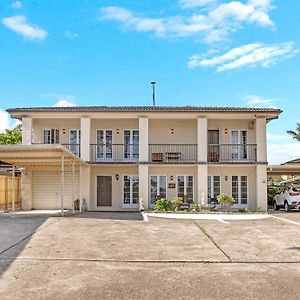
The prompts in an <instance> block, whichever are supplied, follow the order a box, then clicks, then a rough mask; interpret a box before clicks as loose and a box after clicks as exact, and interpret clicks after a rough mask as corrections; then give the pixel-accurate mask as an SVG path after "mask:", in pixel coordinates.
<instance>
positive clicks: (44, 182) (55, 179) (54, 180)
mask: <svg viewBox="0 0 300 300" xmlns="http://www.w3.org/2000/svg"><path fill="white" fill-rule="evenodd" d="M60 187H61V176H60V172H54V171H53V172H33V174H32V207H33V208H34V209H60ZM74 197H75V198H79V172H75V180H74ZM64 208H65V209H71V208H72V172H65V191H64Z"/></svg>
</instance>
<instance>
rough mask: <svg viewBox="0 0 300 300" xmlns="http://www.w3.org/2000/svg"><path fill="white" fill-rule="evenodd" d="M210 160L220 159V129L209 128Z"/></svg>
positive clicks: (216, 160)
mask: <svg viewBox="0 0 300 300" xmlns="http://www.w3.org/2000/svg"><path fill="white" fill-rule="evenodd" d="M207 143H208V161H209V162H218V161H219V159H220V146H219V144H220V133H219V130H208V132H207Z"/></svg>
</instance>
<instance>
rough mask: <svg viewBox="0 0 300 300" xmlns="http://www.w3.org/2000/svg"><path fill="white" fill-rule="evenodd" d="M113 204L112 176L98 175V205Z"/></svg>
mask: <svg viewBox="0 0 300 300" xmlns="http://www.w3.org/2000/svg"><path fill="white" fill-rule="evenodd" d="M111 205H112V177H111V176H97V206H111Z"/></svg>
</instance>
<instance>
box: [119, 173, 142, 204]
mask: <svg viewBox="0 0 300 300" xmlns="http://www.w3.org/2000/svg"><path fill="white" fill-rule="evenodd" d="M125 176H128V177H130V203H129V204H127V203H126V204H125V203H124V183H125V180H124V177H125ZM133 176H137V177H138V179H139V190H140V177H139V175H138V174H122V208H139V206H140V204H139V197H138V202H137V203H136V204H135V203H132V200H133V199H132V192H133V185H132V177H133Z"/></svg>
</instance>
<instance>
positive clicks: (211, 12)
mask: <svg viewBox="0 0 300 300" xmlns="http://www.w3.org/2000/svg"><path fill="white" fill-rule="evenodd" d="M299 15H300V1H295V0H273V1H272V0H235V1H230V0H227V1H225V0H164V1H157V0H147V1H144V0H135V1H133V0H123V1H117V0H111V1H109V0H102V1H101V0H77V1H74V0H60V1H44V0H23V1H8V0H0V37H1V44H0V132H3V131H4V130H5V128H11V127H13V126H14V125H15V121H14V120H11V119H10V118H9V116H8V114H7V113H6V112H5V110H6V109H7V108H9V107H28V106H69V105H152V94H151V93H152V91H151V85H150V82H151V81H156V82H157V84H156V91H157V92H156V99H157V102H156V104H157V105H199V106H242V107H274V108H280V109H282V110H283V113H282V114H281V115H280V117H279V119H278V120H275V121H272V122H270V123H269V124H268V161H269V163H271V164H275V163H281V162H284V161H287V160H290V159H293V158H297V157H300V143H299V142H296V141H294V140H293V139H292V138H291V136H289V135H287V134H286V131H287V130H289V129H295V128H296V123H297V122H300V118H299V108H300V104H299V101H300V100H299V99H300V88H299V83H300V35H299V30H300V18H299Z"/></svg>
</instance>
